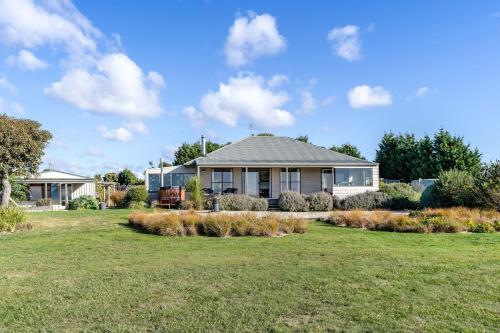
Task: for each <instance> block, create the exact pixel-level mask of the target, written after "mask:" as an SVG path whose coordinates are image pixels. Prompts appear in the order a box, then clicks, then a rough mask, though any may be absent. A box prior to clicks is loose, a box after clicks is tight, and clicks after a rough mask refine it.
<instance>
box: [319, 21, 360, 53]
mask: <svg viewBox="0 0 500 333" xmlns="http://www.w3.org/2000/svg"><path fill="white" fill-rule="evenodd" d="M327 39H328V41H330V42H331V43H332V50H333V51H334V52H335V53H336V54H337V55H338V56H339V57H341V58H344V59H345V60H348V61H355V60H359V59H360V57H361V40H360V38H359V27H357V26H355V25H346V26H345V27H341V28H333V29H332V30H330V32H329V33H328V36H327Z"/></svg>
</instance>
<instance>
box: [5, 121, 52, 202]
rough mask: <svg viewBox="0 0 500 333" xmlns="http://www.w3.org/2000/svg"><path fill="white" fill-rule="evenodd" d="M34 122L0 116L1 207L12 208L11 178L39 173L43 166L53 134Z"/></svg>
mask: <svg viewBox="0 0 500 333" xmlns="http://www.w3.org/2000/svg"><path fill="white" fill-rule="evenodd" d="M41 127H42V126H41V124H40V123H39V122H37V121H34V120H29V119H18V118H13V117H9V116H7V115H6V114H0V178H2V188H3V194H2V207H6V206H8V205H9V200H10V194H11V190H12V188H11V184H10V182H9V177H10V176H27V175H31V174H36V173H37V172H38V168H39V166H40V164H41V163H42V157H43V151H44V149H45V147H47V144H48V143H49V141H50V139H51V138H52V135H51V134H50V132H49V131H46V130H43V129H42V128H41Z"/></svg>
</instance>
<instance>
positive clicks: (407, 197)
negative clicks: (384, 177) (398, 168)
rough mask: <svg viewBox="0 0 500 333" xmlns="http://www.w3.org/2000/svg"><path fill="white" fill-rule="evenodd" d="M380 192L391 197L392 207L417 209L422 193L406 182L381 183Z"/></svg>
mask: <svg viewBox="0 0 500 333" xmlns="http://www.w3.org/2000/svg"><path fill="white" fill-rule="evenodd" d="M380 192H382V193H385V194H387V195H389V197H390V198H391V209H396V210H401V209H417V208H418V207H419V205H420V193H419V192H417V191H415V190H414V189H413V188H412V187H411V186H410V185H408V184H405V183H389V184H385V183H381V185H380Z"/></svg>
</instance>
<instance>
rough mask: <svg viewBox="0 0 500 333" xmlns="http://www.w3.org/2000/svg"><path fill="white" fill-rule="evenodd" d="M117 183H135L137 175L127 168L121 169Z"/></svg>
mask: <svg viewBox="0 0 500 333" xmlns="http://www.w3.org/2000/svg"><path fill="white" fill-rule="evenodd" d="M118 183H120V184H121V185H135V184H136V183H137V177H136V176H135V175H134V173H133V172H132V171H130V170H129V169H123V170H122V171H120V173H119V174H118Z"/></svg>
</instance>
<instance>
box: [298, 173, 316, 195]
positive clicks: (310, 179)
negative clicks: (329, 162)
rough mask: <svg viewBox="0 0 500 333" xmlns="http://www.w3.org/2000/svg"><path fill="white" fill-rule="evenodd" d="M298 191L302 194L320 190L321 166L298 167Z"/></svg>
mask: <svg viewBox="0 0 500 333" xmlns="http://www.w3.org/2000/svg"><path fill="white" fill-rule="evenodd" d="M300 191H301V192H302V193H304V194H311V193H316V192H321V168H301V169H300Z"/></svg>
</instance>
